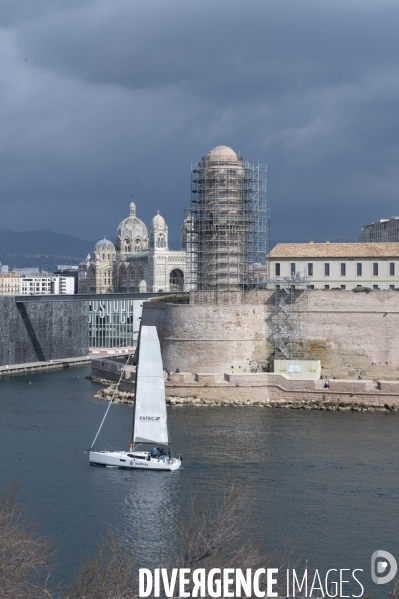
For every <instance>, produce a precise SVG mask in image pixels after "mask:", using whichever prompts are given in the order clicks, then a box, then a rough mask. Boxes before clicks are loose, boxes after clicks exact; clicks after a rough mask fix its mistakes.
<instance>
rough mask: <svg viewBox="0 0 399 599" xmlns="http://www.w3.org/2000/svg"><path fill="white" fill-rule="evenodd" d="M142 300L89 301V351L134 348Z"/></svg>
mask: <svg viewBox="0 0 399 599" xmlns="http://www.w3.org/2000/svg"><path fill="white" fill-rule="evenodd" d="M143 301H144V300H134V299H119V298H118V299H115V300H114V299H112V300H102V299H98V300H91V301H89V347H90V349H100V348H101V349H117V348H130V349H132V348H134V347H136V345H137V338H138V333H139V328H140V318H141V313H142V310H143Z"/></svg>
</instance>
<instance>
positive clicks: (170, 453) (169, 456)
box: [168, 447, 172, 461]
mask: <svg viewBox="0 0 399 599" xmlns="http://www.w3.org/2000/svg"><path fill="white" fill-rule="evenodd" d="M168 458H169V461H170V459H171V458H172V452H171V451H170V447H168Z"/></svg>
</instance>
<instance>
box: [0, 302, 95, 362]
mask: <svg viewBox="0 0 399 599" xmlns="http://www.w3.org/2000/svg"><path fill="white" fill-rule="evenodd" d="M88 310H89V307H88V302H81V301H77V302H63V301H54V302H45V301H40V302H39V301H38V302H26V303H22V304H21V303H18V304H17V303H16V302H15V298H14V297H13V296H0V365H1V366H4V365H7V364H22V363H26V362H42V361H45V360H57V359H64V358H74V357H80V356H85V355H87V353H88V324H87V322H88Z"/></svg>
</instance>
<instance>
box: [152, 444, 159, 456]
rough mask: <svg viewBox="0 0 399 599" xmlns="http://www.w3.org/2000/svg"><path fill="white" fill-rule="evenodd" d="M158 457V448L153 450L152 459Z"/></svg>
mask: <svg viewBox="0 0 399 599" xmlns="http://www.w3.org/2000/svg"><path fill="white" fill-rule="evenodd" d="M157 456H158V450H157V448H156V447H154V448H153V449H151V457H153V458H156V457H157Z"/></svg>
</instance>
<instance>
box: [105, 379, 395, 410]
mask: <svg viewBox="0 0 399 599" xmlns="http://www.w3.org/2000/svg"><path fill="white" fill-rule="evenodd" d="M96 382H99V381H96ZM114 388H115V387H114V386H113V385H112V386H109V387H105V388H103V389H100V390H99V391H97V393H96V394H95V395H94V397H96V398H97V399H102V400H104V401H110V399H111V397H112V394H113V392H114ZM114 402H115V403H116V404H133V403H134V393H129V392H125V391H117V392H116V394H115V398H114ZM166 403H167V404H168V405H171V406H193V407H213V406H215V407H220V406H224V407H233V408H237V407H249V406H252V407H259V408H280V409H281V408H285V409H291V410H327V411H330V412H335V411H338V412H350V411H352V412H385V413H386V414H388V413H390V412H398V411H399V406H398V405H396V404H387V403H385V404H383V405H381V404H369V403H364V402H356V401H351V402H350V403H349V402H348V403H342V402H341V403H338V402H334V401H331V400H327V399H326V400H320V399H311V400H302V401H295V402H294V401H285V400H280V401H267V400H264V401H257V400H254V401H251V400H243V401H240V400H237V399H235V400H233V401H227V400H221V401H217V400H212V399H200V398H198V397H187V398H184V397H167V398H166Z"/></svg>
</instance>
